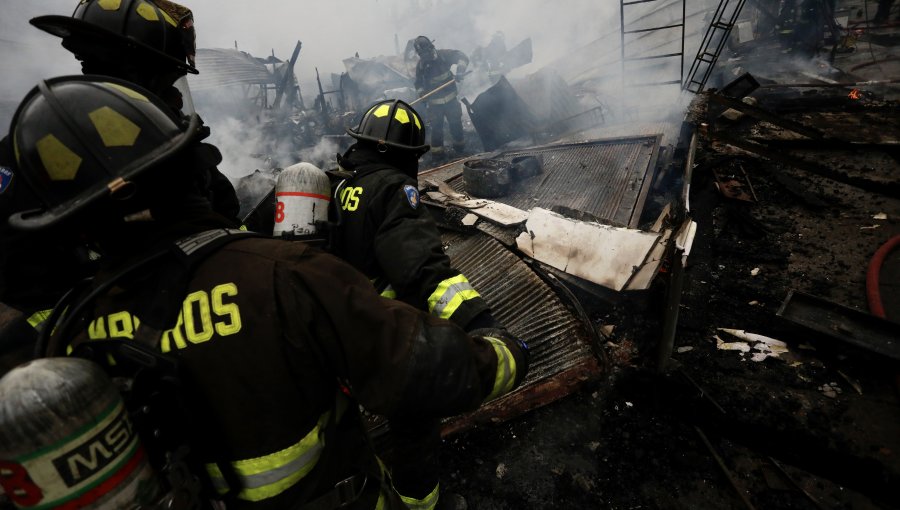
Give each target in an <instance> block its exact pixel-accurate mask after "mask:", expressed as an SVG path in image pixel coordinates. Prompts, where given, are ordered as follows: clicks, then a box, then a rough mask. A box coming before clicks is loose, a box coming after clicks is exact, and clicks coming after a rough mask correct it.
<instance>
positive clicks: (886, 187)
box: [713, 132, 900, 205]
mask: <svg viewBox="0 0 900 510" xmlns="http://www.w3.org/2000/svg"><path fill="white" fill-rule="evenodd" d="M713 137H714V138H716V139H717V140H719V141H721V142H723V143H726V144H728V145H731V146H734V147H737V148H738V149H741V150H745V151H747V152H751V153H753V154H757V155H759V156H762V157H764V158H766V159H769V160H771V161H778V162H780V163H785V164H787V165H790V166H792V167H794V168H799V169H801V170H805V171H808V172H812V173H814V174H817V175H821V176H822V177H826V178H828V179H831V180H833V181H837V182H842V183H844V184H848V185H850V186H853V187H856V188H859V189H861V190H865V191H869V192H872V193H877V194H879V195H884V196H886V197H891V198H900V182H875V181H871V180H869V179H864V178H862V177H854V176H850V175H847V174H845V173H843V172H838V171H836V170H832V169H831V168H828V167H825V166H822V165H819V164H818V163H813V162H811V161H808V160H805V159H801V158H796V157H793V156H789V155H787V154H784V153H782V152H780V151H778V150H776V149H772V148H770V147H767V146H765V145H762V144H759V143H756V142H751V141H748V140H741V139H738V138H736V137H733V136H730V135H727V134H725V133H722V132H716V133H713ZM822 205H825V204H824V203H823V204H822Z"/></svg>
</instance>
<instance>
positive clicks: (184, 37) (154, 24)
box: [31, 0, 197, 74]
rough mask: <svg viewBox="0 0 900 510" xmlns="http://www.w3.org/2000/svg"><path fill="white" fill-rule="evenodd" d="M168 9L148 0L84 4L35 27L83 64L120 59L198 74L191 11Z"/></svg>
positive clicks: (96, 0) (41, 18)
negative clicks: (192, 61) (55, 38)
mask: <svg viewBox="0 0 900 510" xmlns="http://www.w3.org/2000/svg"><path fill="white" fill-rule="evenodd" d="M169 4H171V2H166V3H165V4H163V7H166V9H163V8H160V6H159V5H158V4H157V3H156V2H154V1H150V0H81V2H79V4H78V6H77V7H76V8H75V12H74V13H73V14H72V16H71V17H69V16H59V15H51V16H39V17H37V18H34V19H32V20H31V24H32V25H34V26H36V27H38V28H40V29H41V30H44V31H46V32H49V33H51V34H53V35H56V36H59V37H62V39H63V46H65V47H66V48H67V49H68V50H70V51H72V52H73V53H75V55H76V56H77V57H78V58H79V59H80V60H83V61H85V62H88V61H90V62H97V61H109V60H117V61H119V63H120V64H121V65H126V64H128V65H139V66H144V67H147V68H165V69H172V70H176V71H178V72H180V73H181V74H184V73H186V72H187V73H193V74H197V69H195V68H194V66H193V65H191V64H189V63H188V61H189V60H190V59H191V58H193V55H194V53H195V51H194V44H195V43H194V32H193V30H194V29H193V18H192V15H191V13H190V12H191V11H190V10H189V9H187V8H186V7H182V6H178V5H177V4H173V5H175V6H177V7H178V9H176V8H169ZM127 60H132V61H131V62H128V61H127ZM107 67H108V66H107Z"/></svg>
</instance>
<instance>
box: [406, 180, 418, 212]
mask: <svg viewBox="0 0 900 510" xmlns="http://www.w3.org/2000/svg"><path fill="white" fill-rule="evenodd" d="M403 193H406V200H407V201H408V202H409V206H410V207H412V208H413V209H417V208H418V207H419V190H417V189H416V188H415V187H414V186H410V185H409V184H407V185H406V186H403Z"/></svg>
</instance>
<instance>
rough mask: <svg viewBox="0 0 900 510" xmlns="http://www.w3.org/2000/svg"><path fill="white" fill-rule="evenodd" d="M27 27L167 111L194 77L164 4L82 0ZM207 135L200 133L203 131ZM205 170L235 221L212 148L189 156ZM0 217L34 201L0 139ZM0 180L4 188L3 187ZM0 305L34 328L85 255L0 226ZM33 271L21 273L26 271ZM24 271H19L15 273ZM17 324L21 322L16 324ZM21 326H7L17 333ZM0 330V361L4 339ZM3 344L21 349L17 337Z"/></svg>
mask: <svg viewBox="0 0 900 510" xmlns="http://www.w3.org/2000/svg"><path fill="white" fill-rule="evenodd" d="M31 23H32V24H33V25H35V26H37V27H38V28H41V29H42V30H45V31H47V32H49V33H51V34H53V35H56V36H59V37H61V38H62V44H63V46H64V47H65V48H67V49H68V50H69V51H71V52H72V53H74V54H75V56H76V57H77V58H78V59H79V60H80V61H81V62H82V69H83V71H84V72H85V73H89V74H91V73H93V74H102V75H105V76H114V77H118V78H121V79H125V80H128V81H131V82H135V83H138V84H140V85H142V86H144V87H145V88H148V89H150V90H151V91H152V92H154V93H155V94H156V95H157V96H159V97H162V98H164V99H165V102H166V103H167V104H168V106H169V107H171V108H172V110H173V111H176V112H180V110H181V108H182V106H183V101H182V95H181V92H179V91H178V89H177V88H175V87H174V86H173V84H174V83H175V81H176V80H178V79H180V78H182V77H183V76H184V75H185V74H186V73H196V72H197V70H196V69H195V68H194V66H193V64H192V62H193V57H194V53H195V49H194V39H195V37H194V28H193V17H192V15H191V11H190V9H187V8H186V7H183V6H180V5H178V4H175V3H174V2H170V1H168V0H153V1H146V0H84V1H80V2H79V3H78V4H77V6H76V7H75V11H74V13H73V15H72V16H56V15H53V16H40V17H37V18H34V19H32V20H31ZM201 134H202V135H203V136H208V134H209V130H208V128H205V127H204V128H203V131H202V132H201ZM195 152H196V153H197V157H202V158H203V161H205V163H203V165H204V166H205V167H206V168H207V169H208V171H209V173H210V178H209V179H208V182H209V190H208V194H209V197H210V199H211V201H212V203H213V207H214V208H215V209H216V210H217V211H219V212H221V213H223V214H224V215H225V216H227V217H229V218H231V219H232V220H233V221H235V223H236V222H237V214H238V211H239V209H240V203H239V202H238V199H237V194H236V193H235V191H234V187H233V186H232V184H231V182H230V181H229V180H228V178H227V177H225V176H224V175H222V173H221V172H219V170H218V169H217V168H216V166H217V165H218V164H219V163H220V162H221V160H222V156H221V154H220V153H219V150H218V149H217V148H216V147H215V146H213V145H210V144H202V145H200V146H199V148H197V149H196V151H195ZM0 175H2V176H4V177H0V181H2V182H0V215H5V213H8V212H9V211H11V210H14V209H20V208H22V207H24V204H29V203H34V201H35V197H33V196H31V195H30V192H29V191H28V190H27V189H25V188H24V187H22V186H18V185H17V182H16V181H17V180H19V179H17V178H16V177H15V165H14V163H13V157H12V149H11V143H10V141H9V140H7V139H5V138H4V139H3V140H0ZM4 182H5V183H6V184H4ZM0 242H2V243H3V245H4V248H3V249H2V250H0V301H2V302H3V303H5V304H8V305H10V306H12V307H13V308H15V309H17V310H19V311H21V312H22V313H23V314H24V315H23V320H25V319H27V321H28V323H29V324H30V325H31V326H34V327H37V328H39V327H40V324H41V322H42V321H43V320H44V319H45V318H46V316H47V309H48V308H51V307H52V306H53V303H55V302H56V300H57V299H58V298H59V297H60V295H61V294H60V291H61V289H65V288H67V287H68V286H69V285H71V284H72V283H74V282H77V281H78V280H80V279H82V278H84V277H86V276H88V275H89V274H90V273H91V271H92V270H93V269H92V267H91V266H92V263H91V262H90V260H89V258H90V256H89V253H88V252H87V250H85V249H84V248H83V247H82V246H80V245H79V244H78V243H77V240H72V239H70V238H69V233H68V232H64V231H59V230H50V231H44V232H42V233H41V234H40V235H28V234H23V233H16V232H13V231H10V230H9V229H8V228H7V226H6V224H5V222H4V223H3V224H2V225H0ZM32 267H35V268H41V269H42V270H41V271H29V270H27V268H32ZM23 269H24V270H23ZM20 323H21V321H20ZM21 331H22V328H17V329H15V334H16V335H19V334H20V332H21ZM5 336H6V335H4V329H3V328H2V327H0V356H2V354H3V352H5V351H6V350H7V349H6V346H7V344H8V342H6V341H4V337H5ZM18 338H19V339H11V340H10V342H11V343H13V344H16V345H19V344H27V343H28V341H27V340H25V341H22V339H23V338H24V337H21V336H19V337H18Z"/></svg>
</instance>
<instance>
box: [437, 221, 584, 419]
mask: <svg viewBox="0 0 900 510" xmlns="http://www.w3.org/2000/svg"><path fill="white" fill-rule="evenodd" d="M444 243H445V244H446V245H447V246H448V247H447V250H446V252H447V255H449V256H450V259H451V263H452V265H453V267H455V268H457V269H459V270H460V271H461V272H462V273H463V274H465V275H466V277H467V278H468V279H469V281H471V282H472V285H474V286H475V288H476V289H478V292H479V293H481V295H482V296H484V298H485V300H486V301H487V302H488V304H490V306H491V310H492V313H493V315H494V316H495V317H496V318H497V319H498V320H499V321H500V322H502V323H503V324H504V325H506V326H507V328H509V330H510V331H511V332H512V333H513V334H515V335H517V336H519V337H520V338H522V339H523V340H525V341H526V342H527V343H528V345H529V347H530V350H531V367H530V370H529V374H528V378H527V379H526V380H525V383H524V384H523V385H522V386H521V387H520V388H519V389H517V390H516V391H515V392H513V393H511V394H509V395H506V396H504V397H502V398H500V399H497V400H496V401H494V402H492V403H491V404H489V405H487V406H483V407H482V408H481V409H479V410H478V411H475V412H474V413H472V414H469V415H465V416H460V417H456V418H454V419H452V420H449V421H448V423H447V425H446V427H445V432H451V431H452V432H456V431H459V430H462V429H466V428H469V427H471V426H472V425H474V424H477V423H482V422H489V421H495V420H497V419H508V418H511V417H513V416H516V415H518V414H521V413H524V412H526V411H528V410H530V409H534V408H536V407H539V406H541V405H544V404H547V403H549V402H552V401H554V400H556V399H558V398H560V397H562V396H565V395H567V394H569V393H571V392H572V391H574V390H575V389H576V388H577V387H578V386H579V385H580V384H582V383H583V382H585V381H586V380H590V379H593V378H596V377H598V376H599V375H600V374H601V368H600V364H599V363H598V362H597V359H596V358H595V356H594V353H593V350H592V347H591V342H592V338H593V335H591V334H590V333H589V331H590V330H589V328H590V327H591V326H590V324H586V323H585V322H584V321H583V320H582V319H581V318H580V317H579V316H577V315H575V314H574V313H573V312H571V311H570V310H569V308H567V306H566V304H564V301H563V298H561V297H560V295H559V294H557V292H556V291H555V290H554V289H553V288H552V287H551V286H550V285H549V284H548V283H546V282H545V281H544V280H543V279H541V277H540V276H539V275H538V274H537V273H536V272H535V271H534V270H532V269H531V267H529V266H528V265H527V264H526V263H525V262H523V261H522V259H520V258H519V257H518V256H517V255H515V254H514V253H513V252H511V251H509V250H508V249H506V248H505V247H504V246H503V245H502V244H500V243H499V242H497V241H496V240H494V239H492V238H490V237H489V236H487V235H484V234H481V233H476V234H473V235H464V234H457V233H448V234H445V235H444Z"/></svg>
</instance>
